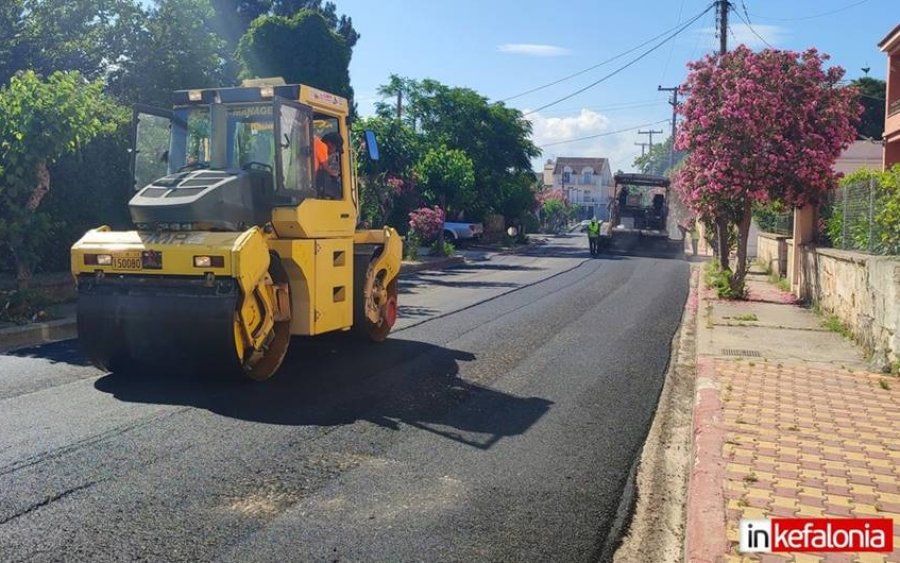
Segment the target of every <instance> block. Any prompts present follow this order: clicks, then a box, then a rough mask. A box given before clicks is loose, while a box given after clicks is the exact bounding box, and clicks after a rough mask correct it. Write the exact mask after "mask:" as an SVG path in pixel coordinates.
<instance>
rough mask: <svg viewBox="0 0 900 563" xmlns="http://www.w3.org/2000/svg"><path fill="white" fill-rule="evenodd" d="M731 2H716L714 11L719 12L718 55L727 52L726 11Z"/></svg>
mask: <svg viewBox="0 0 900 563" xmlns="http://www.w3.org/2000/svg"><path fill="white" fill-rule="evenodd" d="M730 8H731V2H729V1H728V0H716V9H717V10H718V11H719V55H724V54H725V53H726V52H728V10H729V9H730Z"/></svg>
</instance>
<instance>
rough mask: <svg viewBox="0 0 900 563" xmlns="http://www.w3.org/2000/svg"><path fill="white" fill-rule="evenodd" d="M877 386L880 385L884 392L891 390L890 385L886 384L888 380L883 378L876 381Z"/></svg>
mask: <svg viewBox="0 0 900 563" xmlns="http://www.w3.org/2000/svg"><path fill="white" fill-rule="evenodd" d="M878 385H881V388H882V389H884V390H885V391H890V390H891V384H890V383H888V380H887V379H885V378H883V377H882V378H881V379H879V380H878Z"/></svg>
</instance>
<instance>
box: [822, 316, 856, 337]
mask: <svg viewBox="0 0 900 563" xmlns="http://www.w3.org/2000/svg"><path fill="white" fill-rule="evenodd" d="M822 326H824V327H825V328H827V329H828V330H830V331H831V332H836V333H838V334H840V335H841V336H843V337H844V338H852V337H853V333H852V332H850V327H849V326H847V325H846V324H845V323H844V321H842V320H841V319H839V318H838V317H837V316H836V315H824V316H823V318H822Z"/></svg>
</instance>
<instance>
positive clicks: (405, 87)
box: [375, 74, 417, 127]
mask: <svg viewBox="0 0 900 563" xmlns="http://www.w3.org/2000/svg"><path fill="white" fill-rule="evenodd" d="M416 87H417V83H416V82H415V81H414V80H410V79H409V78H404V77H402V76H399V75H396V74H391V75H390V76H389V77H388V83H387V84H383V85H381V86H379V87H378V90H377V93H378V95H379V96H381V97H382V98H387V101H384V100H381V101H378V102H375V113H376V114H378V115H380V116H381V117H393V118H395V119H396V118H397V117H400V118H401V119H402V118H403V117H404V115H403V104H404V103H407V104H408V103H409V98H410V95H411V93H412V91H413V89H414V88H416ZM398 99H399V101H400V105H399V108H398V105H397V100H398ZM404 100H406V102H404ZM398 112H399V115H398ZM406 117H407V119H406V122H407V123H410V124H411V125H412V126H413V127H415V124H414V123H411V120H410V119H409V113H408V112H407V115H406Z"/></svg>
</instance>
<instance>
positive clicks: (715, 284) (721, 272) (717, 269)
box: [703, 260, 747, 299]
mask: <svg viewBox="0 0 900 563" xmlns="http://www.w3.org/2000/svg"><path fill="white" fill-rule="evenodd" d="M731 275H732V272H731V270H729V269H723V268H722V266H721V265H720V264H719V261H718V260H711V261H710V262H708V263H707V264H706V266H704V273H703V280H704V281H705V282H706V286H707V287H709V288H712V289H714V290H715V291H716V296H717V297H718V298H719V299H743V298H744V297H746V295H747V288H746V287H745V286H741V287H740V288H737V289H734V288H732V287H731Z"/></svg>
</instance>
